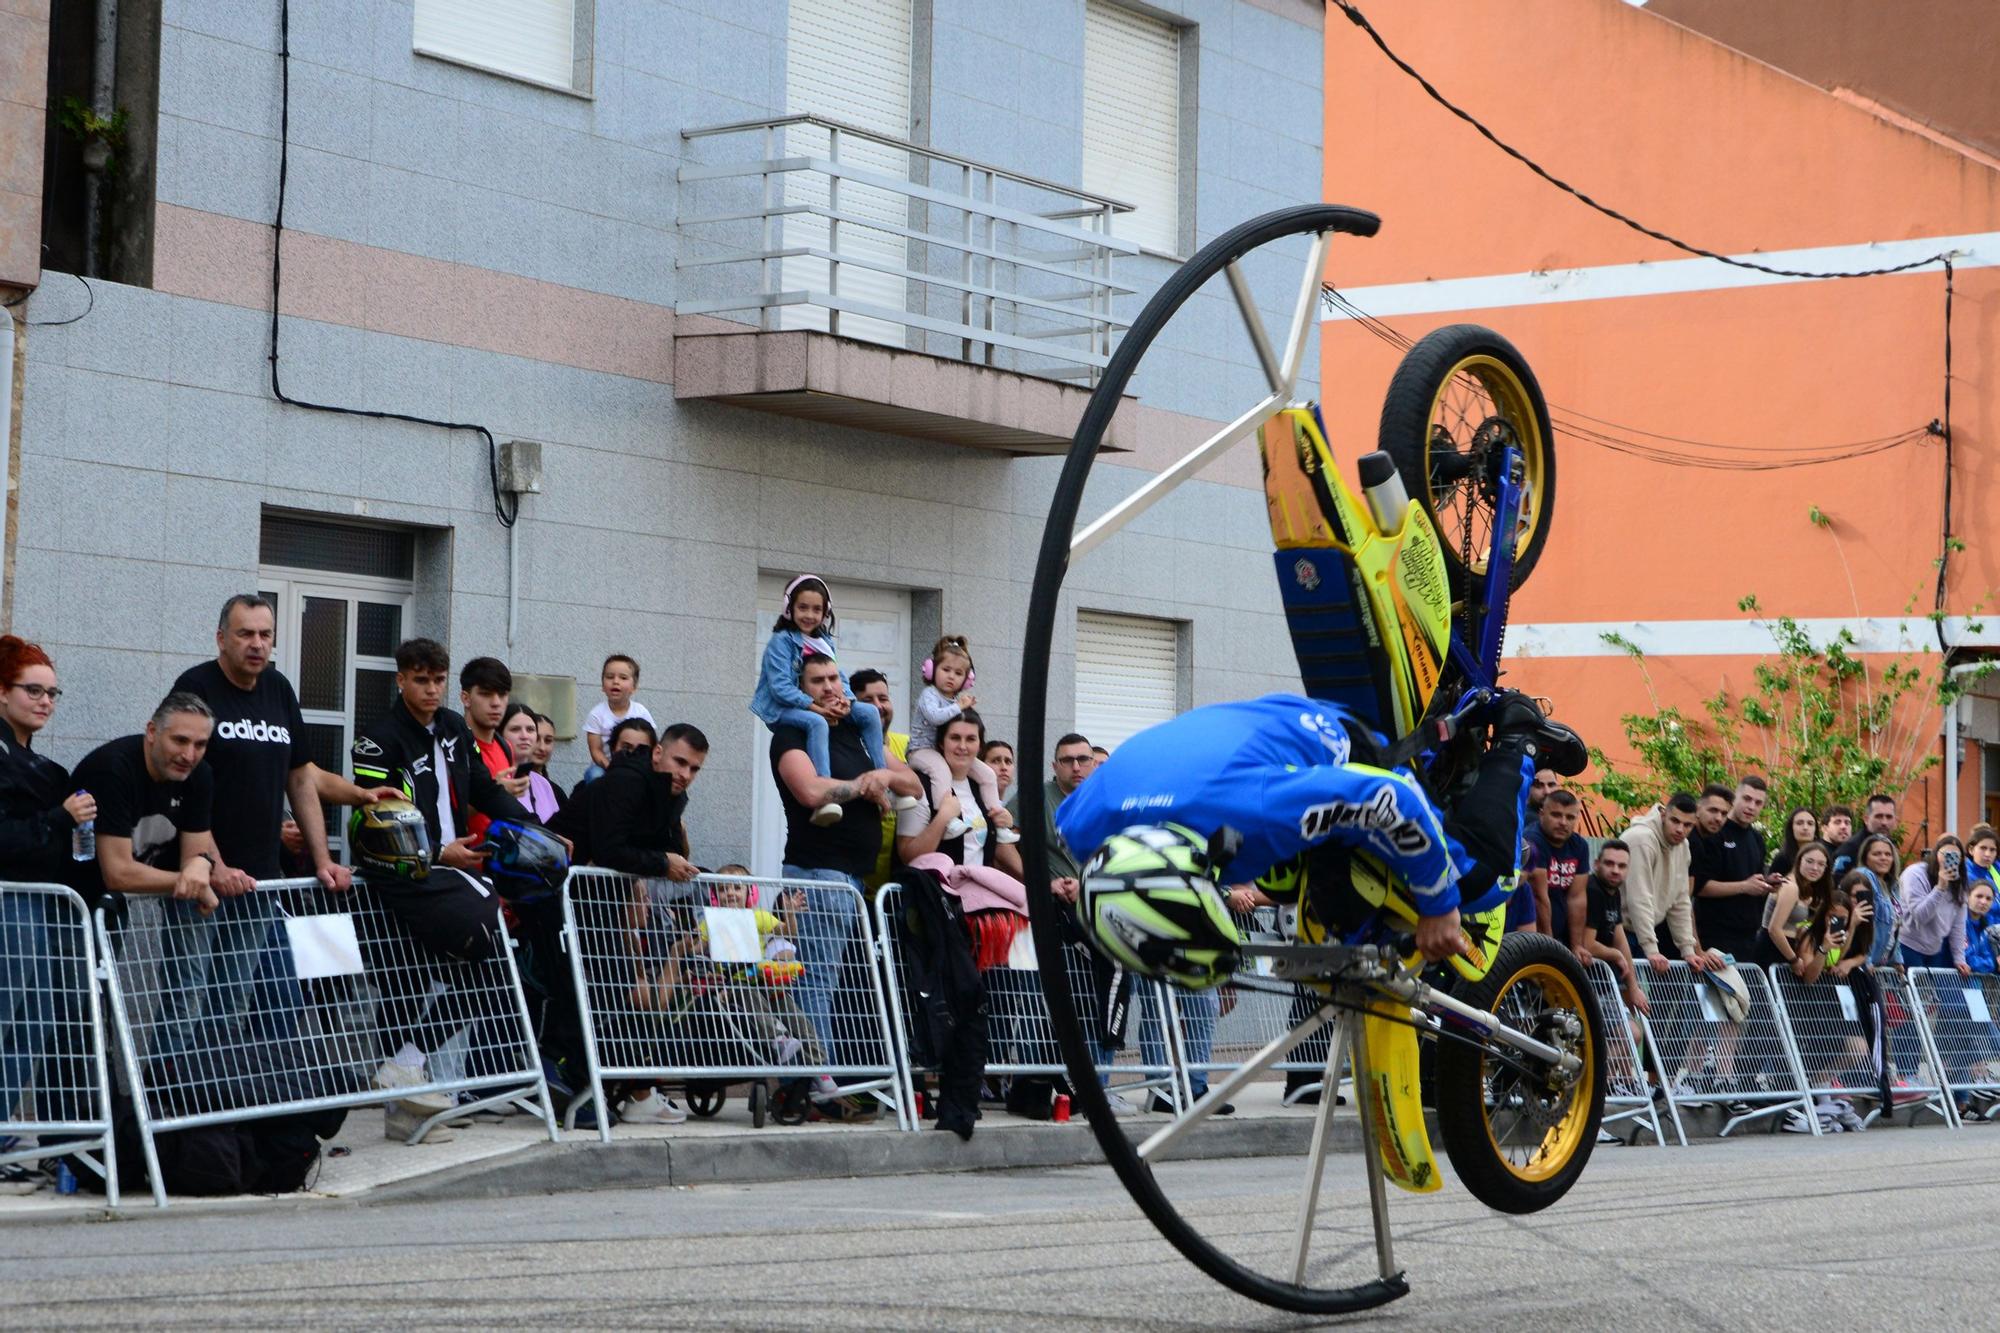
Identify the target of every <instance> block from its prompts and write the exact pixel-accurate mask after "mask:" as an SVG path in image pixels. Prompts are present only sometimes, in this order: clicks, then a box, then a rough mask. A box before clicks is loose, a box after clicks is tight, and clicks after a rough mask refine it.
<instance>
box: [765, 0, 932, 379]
mask: <svg viewBox="0 0 2000 1333" xmlns="http://www.w3.org/2000/svg"><path fill="white" fill-rule="evenodd" d="M912 30H913V23H912V18H911V13H910V0H791V10H790V14H789V17H788V20H787V24H786V33H785V110H786V112H787V113H788V114H792V115H797V114H801V113H812V114H815V115H820V116H825V117H827V118H828V119H830V120H838V121H843V122H845V123H847V124H849V125H857V126H859V127H860V128H862V129H864V130H872V131H874V132H875V133H877V134H884V135H888V136H889V137H891V138H896V139H908V138H909V137H910V62H911V41H912ZM785 135H786V141H785V144H784V152H785V153H786V154H787V155H810V156H814V157H826V156H828V155H829V154H831V153H834V152H836V151H837V153H838V156H839V159H840V161H841V162H843V163H845V164H846V165H847V166H849V167H852V168H856V169H861V170H866V171H869V172H873V173H875V174H877V175H881V176H887V177H891V178H893V179H895V180H898V181H903V180H907V179H908V178H909V169H910V163H909V154H908V153H906V152H904V151H903V150H902V149H900V148H893V147H890V146H888V145H886V144H877V143H869V142H865V141H862V140H859V139H856V138H855V137H854V136H852V135H841V136H839V143H838V145H837V149H836V145H835V144H834V142H833V136H832V135H831V134H830V133H829V132H828V131H827V130H824V129H821V128H820V127H819V126H816V125H803V126H800V125H795V126H792V127H791V128H790V129H788V130H786V131H785ZM830 185H831V188H830ZM785 202H786V203H787V204H789V205H792V206H794V207H806V208H813V209H819V210H824V213H820V212H813V213H794V214H790V215H788V216H787V217H786V218H785V219H784V222H783V224H782V225H783V234H784V245H785V248H787V249H792V248H796V247H801V246H804V247H810V248H812V249H816V250H822V251H827V252H830V253H834V254H838V255H840V256H842V257H843V258H848V257H850V256H851V257H852V258H853V259H855V260H857V261H862V262H865V263H867V264H869V265H872V266H873V267H861V265H860V264H859V263H853V264H850V263H843V264H841V265H840V266H839V268H838V269H837V270H836V269H834V268H833V267H832V266H831V265H829V264H828V263H827V261H826V260H824V259H821V258H817V257H814V256H810V255H804V256H798V257H795V258H791V259H785V260H781V261H780V265H781V274H782V278H781V285H782V288H783V290H785V291H788V292H789V291H815V292H828V293H831V294H832V295H834V296H835V297H836V298H846V299H848V300H853V301H863V302H866V303H867V304H869V305H871V306H879V307H884V308H886V309H888V310H891V311H901V310H902V309H904V301H905V299H906V295H907V286H906V283H905V280H904V279H903V278H901V277H899V276H897V275H896V273H894V272H884V271H883V270H885V269H887V270H897V271H901V270H903V269H906V268H907V267H908V248H907V246H906V245H905V243H904V240H903V238H902V237H900V236H897V235H895V234H893V233H892V232H888V231H883V230H878V229H877V228H875V227H871V226H869V225H868V224H869V223H871V222H872V223H880V224H883V225H885V226H889V227H907V226H908V225H909V202H908V200H907V198H906V197H905V196H903V195H901V194H898V193H897V192H895V191H893V190H885V189H882V188H881V187H879V186H873V185H867V184H862V183H859V182H855V181H849V180H845V179H842V180H839V181H838V183H837V184H832V183H830V182H829V179H828V178H827V177H825V176H822V175H818V174H813V173H807V172H797V171H795V172H788V173H786V176H785ZM825 214H833V215H837V216H832V217H829V216H826V215H825ZM779 320H780V324H781V326H782V327H784V328H788V329H806V328H810V329H825V328H827V327H828V323H827V313H826V311H825V310H823V309H819V308H817V307H812V306H796V305H793V306H784V307H782V308H781V309H780V311H779ZM839 332H840V334H841V336H842V337H846V338H864V339H867V340H868V341H870V342H885V343H892V344H896V345H901V343H902V341H903V329H902V326H901V325H900V324H899V323H895V322H891V321H889V320H881V319H869V318H867V317H865V316H861V315H850V314H843V315H841V317H840V323H839Z"/></svg>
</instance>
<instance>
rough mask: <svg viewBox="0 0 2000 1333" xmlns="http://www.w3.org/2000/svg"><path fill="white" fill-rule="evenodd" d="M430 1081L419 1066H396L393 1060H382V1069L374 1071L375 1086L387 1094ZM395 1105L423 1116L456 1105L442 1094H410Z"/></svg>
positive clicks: (445, 1094) (448, 1096) (447, 1095)
mask: <svg viewBox="0 0 2000 1333" xmlns="http://www.w3.org/2000/svg"><path fill="white" fill-rule="evenodd" d="M430 1081H431V1080H430V1076H429V1075H428V1074H426V1073H425V1072H424V1070H423V1067H422V1066H421V1065H419V1066H416V1067H412V1066H410V1065H404V1064H398V1063H396V1062H395V1061H394V1060H384V1061H383V1062H382V1067H381V1068H380V1069H378V1070H376V1071H375V1086H376V1087H378V1088H382V1089H384V1090H385V1091H388V1092H394V1091H395V1090H396V1089H398V1088H414V1087H419V1086H421V1085H423V1084H425V1083H428V1082H430ZM396 1104H397V1105H398V1106H407V1107H408V1108H409V1109H410V1110H412V1111H422V1112H423V1113H424V1115H436V1114H437V1113H438V1112H439V1111H449V1110H450V1109H451V1108H452V1107H453V1106H455V1105H457V1103H456V1102H454V1101H452V1099H451V1097H450V1095H449V1094H447V1093H442V1092H416V1093H411V1094H410V1095H409V1096H407V1097H403V1098H401V1099H400V1100H398V1102H397V1103H396ZM422 1118H423V1117H422V1116H419V1117H418V1119H422Z"/></svg>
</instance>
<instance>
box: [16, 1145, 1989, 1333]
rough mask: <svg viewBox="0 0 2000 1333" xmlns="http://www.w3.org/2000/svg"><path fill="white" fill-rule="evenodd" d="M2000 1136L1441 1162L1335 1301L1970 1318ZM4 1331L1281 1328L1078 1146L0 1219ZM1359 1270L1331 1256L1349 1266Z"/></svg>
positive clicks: (1985, 1300)
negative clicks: (1553, 1162)
mask: <svg viewBox="0 0 2000 1333" xmlns="http://www.w3.org/2000/svg"><path fill="white" fill-rule="evenodd" d="M1177 1172H1178V1174H1177V1177H1176V1181H1177V1188H1179V1189H1180V1190H1182V1191H1183V1192H1184V1197H1185V1198H1186V1199H1187V1200H1188V1201H1189V1206H1191V1207H1194V1208H1196V1209H1197V1210H1198V1211H1199V1212H1200V1213H1201V1215H1202V1217H1203V1219H1204V1220H1205V1222H1207V1223H1208V1224H1209V1225H1212V1226H1216V1227H1219V1228H1227V1229H1231V1230H1233V1231H1237V1232H1240V1233H1250V1232H1255V1231H1258V1230H1271V1231H1272V1232H1273V1234H1274V1235H1276V1234H1277V1233H1278V1232H1279V1231H1280V1230H1282V1228H1283V1225H1284V1223H1283V1219H1284V1218H1285V1217H1287V1216H1289V1214H1290V1212H1291V1209H1292V1207H1293V1202H1292V1201H1293V1199H1294V1197H1295V1191H1296V1183H1295V1182H1296V1179H1297V1174H1298V1163H1297V1162H1296V1161H1277V1160H1272V1159H1252V1160H1241V1161H1234V1162H1202V1163H1188V1164H1186V1165H1184V1166H1182V1167H1179V1168H1177ZM1996 1184H2000V1128H1996V1129H1987V1128H1986V1127H1984V1126H1979V1127H1975V1128H1971V1129H1967V1130H1964V1131H1962V1132H1959V1133H1950V1132H1947V1131H1944V1130H1942V1129H1927V1130H1914V1131H1913V1130H1899V1129H1879V1130H1875V1131H1872V1132H1870V1133H1868V1134H1865V1135H1847V1136H1841V1137H1839V1138H1831V1139H1824V1140H1821V1141H1818V1142H1813V1141H1811V1140H1809V1139H1806V1140H1802V1139H1794V1138H1789V1137H1783V1136H1780V1137H1776V1138H1769V1137H1759V1138H1757V1139H1755V1140H1753V1141H1749V1142H1741V1143H1704V1144H1700V1145H1697V1146H1695V1147H1692V1148H1688V1149H1674V1150H1668V1151H1662V1150H1659V1149H1654V1148H1636V1149H1635V1148H1621V1149H1613V1150H1610V1151H1601V1152H1600V1153H1599V1154H1598V1156H1597V1157H1596V1158H1595V1159H1593V1161H1592V1163H1591V1166H1590V1169H1589V1171H1588V1172H1587V1173H1586V1174H1585V1176H1584V1178H1583V1180H1582V1182H1581V1183H1580V1184H1579V1185H1578V1186H1577V1188H1576V1189H1575V1190H1574V1191H1572V1193H1571V1194H1570V1196H1569V1197H1568V1198H1567V1199H1565V1200H1564V1201H1563V1202H1562V1203H1561V1204H1559V1205H1557V1206H1556V1207H1555V1208H1553V1209H1550V1210H1548V1211H1546V1212H1544V1213H1541V1214H1539V1215H1537V1216H1534V1217H1528V1218H1507V1217H1502V1216H1499V1215H1497V1214H1494V1213H1491V1212H1488V1211H1487V1210H1486V1209H1485V1208H1483V1207H1482V1206H1480V1205H1479V1204H1477V1203H1475V1202H1473V1201H1472V1200H1471V1199H1470V1198H1469V1197H1468V1196H1466V1195H1465V1194H1464V1193H1463V1191H1461V1190H1459V1189H1458V1187H1457V1185H1456V1183H1455V1182H1448V1183H1447V1185H1446V1189H1445V1192H1444V1193H1442V1194H1440V1195H1433V1196H1429V1197H1427V1198H1423V1199H1411V1198H1408V1197H1401V1196H1399V1197H1397V1198H1395V1199H1394V1200H1393V1207H1394V1210H1395V1215H1396V1217H1397V1219H1398V1222H1399V1232H1398V1239H1397V1247H1398V1259H1399V1260H1400V1261H1401V1263H1402V1264H1403V1265H1404V1266H1405V1267H1406V1268H1407V1269H1408V1271H1409V1272H1410V1275H1411V1278H1412V1281H1413V1284H1414V1287H1415V1290H1414V1291H1413V1293H1412V1294H1411V1295H1410V1296H1408V1297H1406V1298H1404V1299H1403V1300H1401V1301H1398V1302H1396V1303H1394V1304H1393V1305H1391V1306H1389V1307H1387V1308H1386V1309H1385V1310H1381V1311H1377V1312H1375V1313H1373V1314H1370V1315H1362V1316H1355V1317H1353V1318H1351V1319H1349V1320H1345V1321H1332V1322H1333V1323H1357V1324H1369V1323H1380V1322H1384V1321H1388V1320H1394V1321H1396V1322H1397V1324H1398V1325H1399V1326H1414V1327H1418V1328H1452V1329H1460V1330H1462V1329H1465V1328H1470V1327H1479V1328H1500V1329H1507V1328H1523V1329H1528V1328H1532V1329H1537V1330H1546V1329H1548V1328H1551V1327H1579V1326H1580V1327H1587V1328H1601V1327H1610V1328H1616V1329H1618V1330H1619V1331H1620V1333H1639V1331H1640V1330H1645V1329H1655V1328H1660V1329H1665V1328H1674V1329H1680V1328H1690V1327H1692V1328H1718V1329H1729V1330H1731V1331H1732V1333H1740V1330H1743V1329H1751V1328H1774V1327H1788V1328H1795V1327H1799V1326H1800V1325H1801V1323H1802V1322H1803V1321H1817V1320H1820V1319H1826V1318H1838V1319H1841V1320H1843V1321H1846V1320H1849V1319H1859V1318H1861V1317H1863V1312H1864V1311H1873V1312H1877V1313H1876V1316H1875V1317H1876V1318H1877V1319H1879V1320H1881V1321H1883V1322H1887V1323H1890V1324H1896V1325H1907V1326H1912V1327H1933V1328H1966V1327H1974V1326H1982V1327H1990V1326H1991V1313H1990V1311H1991V1308H1992V1307H1991V1302H1992V1287H1991V1273H1992V1267H1991V1263H1990V1258H1991V1255H1990V1253H1989V1252H1988V1250H1989V1247H1990V1245H1991V1243H1992V1242H1993V1240H1994V1238H1995V1236H1996V1235H2000V1231H1996V1223H1995V1222H1994V1216H1993V1200H1994V1198H1995V1197H1996V1195H1995V1186H1996ZM1364 1199H1365V1195H1364V1192H1363V1189H1362V1185H1361V1182H1360V1180H1359V1177H1358V1161H1357V1159H1356V1158H1353V1157H1344V1158H1335V1159H1333V1160H1332V1161H1331V1163H1330V1169H1329V1172H1328V1193H1327V1196H1326V1211H1325V1213H1324V1214H1323V1216H1325V1217H1326V1218H1327V1219H1328V1227H1327V1231H1328V1233H1330V1234H1329V1235H1328V1239H1329V1246H1330V1251H1338V1250H1339V1249H1340V1248H1341V1247H1342V1246H1346V1247H1347V1251H1346V1253H1347V1254H1348V1255H1349V1257H1350V1258H1351V1261H1352V1262H1353V1263H1356V1264H1361V1265H1364V1266H1365V1265H1366V1263H1367V1261H1368V1257H1369V1254H1368V1250H1367V1248H1366V1246H1367V1232H1366V1230H1365V1217H1364V1214H1363V1209H1364V1208H1365V1203H1364ZM0 1252H4V1254H5V1256H6V1257H5V1258H0V1292H4V1295H0V1322H4V1324H5V1325H6V1326H8V1327H14V1328H30V1327H32V1328H66V1329H74V1328H97V1327H130V1326H135V1325H148V1326H201V1327H256V1328H274V1327H302V1326H311V1327H315V1328H348V1327H372V1326H382V1325H396V1326H400V1327H420V1328H421V1327H481V1328H490V1327H493V1326H495V1325H508V1324H513V1325H519V1326H544V1325H549V1326H557V1325H559V1326H569V1327H581V1328H610V1327H624V1326H630V1327H634V1328H639V1327H647V1326H653V1327H689V1328H769V1327H774V1326H780V1327H781V1326H792V1327H810V1328H882V1327H919V1328H925V1329H931V1328H977V1329H997V1328H1006V1329H1017V1328H1043V1327H1048V1328H1056V1327H1060V1328H1065V1329H1076V1328H1083V1327H1091V1326H1104V1327H1117V1328H1121V1329H1129V1328H1134V1327H1145V1328H1160V1329H1210V1328H1231V1329H1234V1328H1300V1327H1313V1326H1319V1325H1315V1324H1312V1323H1310V1322H1308V1321H1303V1320H1299V1319H1296V1318H1293V1317H1291V1316H1286V1315H1282V1314H1279V1313H1277V1312H1274V1311H1270V1310H1266V1309H1264V1308H1262V1307H1259V1306H1255V1305H1252V1304H1250V1303H1248V1302H1245V1301H1243V1300H1241V1299H1239V1298H1237V1297H1235V1296H1233V1295H1231V1294H1230V1293H1228V1292H1226V1291H1224V1290H1222V1289H1221V1288H1219V1287H1217V1286H1215V1285H1214V1284H1212V1283H1211V1282H1209V1281H1208V1279H1207V1278H1205V1277H1203V1276H1202V1275H1201V1274H1200V1273H1198V1272H1197V1271H1195V1270H1194V1269H1193V1268H1191V1267H1190V1266H1189V1265H1188V1264H1186V1263H1185V1262H1184V1261H1183V1260H1181V1259H1180V1258H1179V1256H1178V1255H1176V1254H1175V1253H1174V1252H1173V1251H1171V1250H1170V1249H1168V1247H1167V1246H1166V1245H1165V1244H1164V1243H1163V1242H1161V1241H1160V1240H1159V1239H1158V1237H1157V1236H1156V1235H1155V1234H1154V1232H1153V1230H1152V1228H1151V1227H1150V1226H1149V1225H1148V1224H1147V1223H1146V1222H1145V1221H1144V1219H1142V1218H1141V1217H1140V1216H1139V1215H1138V1213H1137V1212H1136V1210H1135V1209H1134V1208H1133V1207H1132V1206H1131V1205H1130V1204H1129V1203H1128V1202H1127V1201H1126V1200H1125V1198H1124V1195H1123V1194H1122V1192H1121V1191H1120V1190H1119V1188H1118V1185H1117V1184H1116V1182H1115V1181H1114V1180H1113V1179H1112V1178H1111V1176H1110V1175H1109V1173H1108V1172H1106V1171H1104V1170H1102V1169H1096V1168H1079V1169H1072V1170H1058V1171H1034V1172H1009V1173H995V1174H984V1175H931V1176H914V1177H890V1178H879V1179H873V1180H853V1181H810V1182H800V1183H796V1184H779V1185H755V1186H703V1187H700V1188H695V1189H685V1188H683V1189H662V1190H637V1191H615V1192H607V1193H599V1194H584V1193H575V1194H562V1195H552V1196H542V1197H534V1198H521V1199H501V1200H492V1201H482V1202H476V1203H452V1204H443V1203H419V1202H412V1203H402V1204H394V1205H388V1204H383V1205H367V1204H344V1203H329V1202H325V1201H311V1202H299V1201H292V1202H284V1203H270V1204H257V1205H241V1206H232V1207H228V1208H220V1209H209V1210H206V1211H202V1210H197V1209H194V1208H189V1209H187V1210H185V1211H176V1212H170V1213H168V1214H166V1215H163V1216H161V1215H154V1214H152V1213H151V1211H150V1210H147V1209H134V1210H132V1213H131V1215H130V1216H129V1217H127V1218H125V1219H121V1220H116V1221H101V1222H65V1223H48V1222H46V1221H43V1222H40V1223H34V1224H25V1225H11V1224H10V1225H6V1226H0ZM1350 1271H1351V1270H1350Z"/></svg>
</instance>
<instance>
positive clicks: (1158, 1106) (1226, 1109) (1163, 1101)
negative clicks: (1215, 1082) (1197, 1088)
mask: <svg viewBox="0 0 2000 1333" xmlns="http://www.w3.org/2000/svg"><path fill="white" fill-rule="evenodd" d="M1206 1095H1207V1094H1206V1093H1196V1094H1195V1100H1196V1101H1200V1100H1201V1099H1202V1098H1203V1097H1204V1096H1206ZM1146 1109H1147V1110H1148V1111H1151V1112H1152V1113H1153V1114H1154V1115H1178V1114H1180V1113H1179V1112H1178V1111H1176V1110H1174V1104H1173V1102H1172V1101H1170V1100H1168V1099H1167V1098H1165V1097H1163V1096H1161V1095H1160V1094H1159V1093H1157V1092H1156V1093H1154V1094H1153V1096H1152V1100H1150V1101H1148V1102H1147V1103H1146ZM1209 1114H1210V1115H1235V1114H1236V1107H1235V1105H1234V1103H1231V1102H1224V1103H1223V1104H1222V1105H1220V1106H1218V1107H1216V1108H1215V1109H1214V1110H1213V1111H1210V1112H1209Z"/></svg>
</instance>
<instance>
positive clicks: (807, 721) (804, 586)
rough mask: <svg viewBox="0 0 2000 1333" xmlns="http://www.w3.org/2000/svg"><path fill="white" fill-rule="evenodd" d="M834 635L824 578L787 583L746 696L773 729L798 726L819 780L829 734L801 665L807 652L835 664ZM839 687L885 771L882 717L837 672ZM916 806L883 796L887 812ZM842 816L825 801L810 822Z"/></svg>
mask: <svg viewBox="0 0 2000 1333" xmlns="http://www.w3.org/2000/svg"><path fill="white" fill-rule="evenodd" d="M833 636H834V616H833V594H832V592H830V591H829V590H828V589H827V586H826V580H825V579H822V578H821V577H819V575H817V574H801V575H799V576H798V577H797V578H795V579H793V580H792V581H791V582H790V583H788V584H786V585H785V605H784V609H783V610H782V611H780V612H779V613H778V621H777V623H776V624H775V625H773V626H772V627H771V639H770V642H768V643H766V644H765V645H764V661H763V666H762V669H761V670H760V672H759V673H758V677H757V692H756V693H755V694H754V695H752V696H751V698H750V711H751V712H752V713H755V714H756V715H757V717H758V718H759V719H760V720H761V721H762V722H763V723H764V725H765V726H767V727H769V728H770V729H771V730H773V731H776V730H777V729H778V728H779V727H797V728H798V729H799V730H800V731H803V732H804V733H805V736H806V755H807V757H808V758H810V759H811V760H812V766H813V772H815V773H817V774H819V775H820V776H821V777H823V778H830V777H832V776H833V774H832V772H831V771H830V770H831V767H832V759H831V757H830V749H831V733H830V732H829V730H828V722H827V718H826V715H825V714H823V713H821V712H820V711H819V710H818V709H817V708H816V707H815V705H814V704H813V701H812V699H811V698H810V697H808V696H807V694H806V692H805V691H804V690H802V689H800V688H799V662H800V660H801V659H802V658H803V656H804V655H805V654H806V653H807V652H808V651H810V652H813V653H816V654H819V655H820V656H824V657H830V658H833V659H834V660H835V661H836V662H837V661H839V659H840V655H839V654H838V653H837V652H835V651H834V648H835V643H834V637H833ZM840 686H841V689H842V690H843V691H845V692H846V695H847V697H848V699H849V700H850V701H851V702H852V703H853V708H852V711H851V712H850V714H849V716H851V717H852V718H853V720H854V725H855V726H857V727H859V728H860V729H861V745H862V748H864V749H865V750H867V751H868V759H869V762H870V763H872V764H874V766H875V767H876V768H887V767H888V766H889V763H888V760H887V759H886V758H885V757H884V755H883V753H882V714H881V713H880V712H879V711H877V709H876V707H875V705H874V704H870V703H862V702H861V701H859V700H856V699H855V698H854V691H853V690H852V689H851V688H849V687H848V684H847V672H846V671H844V670H843V671H842V672H841V673H840ZM914 804H915V801H914V800H913V799H912V798H911V797H908V796H904V797H899V798H897V799H896V800H894V801H893V802H892V801H890V800H889V799H888V798H886V797H884V798H883V808H884V809H885V810H886V809H901V808H903V807H905V806H908V805H914ZM842 813H843V812H842V810H841V808H840V806H839V805H838V804H836V803H834V802H832V801H829V802H827V803H826V804H825V805H822V806H820V807H819V808H818V809H817V810H814V811H813V812H812V822H813V823H815V824H818V825H820V826H821V827H825V826H827V825H831V824H837V823H839V822H840V817H841V814H842Z"/></svg>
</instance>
